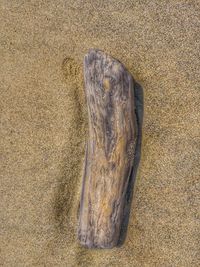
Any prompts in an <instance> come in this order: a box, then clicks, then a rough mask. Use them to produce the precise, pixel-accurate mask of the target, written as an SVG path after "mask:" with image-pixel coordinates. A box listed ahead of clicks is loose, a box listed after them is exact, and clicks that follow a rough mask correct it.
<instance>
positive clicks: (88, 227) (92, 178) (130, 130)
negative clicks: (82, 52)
mask: <svg viewBox="0 0 200 267" xmlns="http://www.w3.org/2000/svg"><path fill="white" fill-rule="evenodd" d="M84 78H85V92H86V99H87V106H88V120H89V137H88V141H87V145H86V155H85V166H84V175H83V184H82V193H81V201H80V211H79V228H78V238H79V240H80V243H81V244H82V245H84V246H86V247H88V248H112V247H114V246H116V245H117V243H118V239H119V234H120V227H121V222H122V217H123V208H124V202H125V194H126V190H127V184H128V180H129V176H130V172H131V168H132V166H133V160H134V148H135V143H136V136H137V126H136V118H135V107H134V88H133V85H134V84H133V83H134V81H133V78H132V76H131V74H130V73H129V72H128V71H127V70H126V68H125V67H124V65H123V64H122V63H120V62H119V61H118V60H116V59H114V58H112V57H111V56H108V55H107V54H105V53H103V52H102V51H100V50H95V49H91V50H90V51H89V52H88V54H86V56H85V58H84Z"/></svg>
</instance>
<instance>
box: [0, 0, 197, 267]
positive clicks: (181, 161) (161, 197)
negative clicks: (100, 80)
mask: <svg viewBox="0 0 200 267" xmlns="http://www.w3.org/2000/svg"><path fill="white" fill-rule="evenodd" d="M199 14H200V4H199V3H198V1H195V0H192V1H187V0H180V1H178V0H171V1H165V0H164V1H158V0H157V1H156V0H153V1H143V0H140V1H139V0H136V1H130V0H125V1H119V0H117V1H104V0H98V1H92V0H86V1H83V0H75V1H72V0H65V1H63V0H60V1H57V0H56V1H55V0H54V1H53V0H49V1H40V0H36V1H32V0H31V1H23V0H20V1H17V0H15V1H7V0H1V1H0V62H1V64H0V77H1V78H0V92H1V99H0V112H1V113H0V175H1V177H0V199H1V208H0V265H1V266H4V267H14V266H15V267H25V266H48V267H50V266H67V267H77V266H81V267H90V266H91V267H110V266H116V267H120V266H123V267H191V266H192V267H197V266H200V245H199V244H200V235H199V233H200V211H199V206H200V197H199V194H200V181H199V176H200V163H199V158H200V109H199V103H200V75H199V69H200V61H199V58H200V55H199V47H200V41H199V34H200V32H199V29H200V19H199ZM90 48H98V49H101V50H103V51H105V52H106V53H108V54H110V55H112V56H113V57H115V58H117V59H118V60H120V61H121V62H122V63H123V64H124V65H125V66H126V67H127V69H128V70H129V71H130V72H131V74H132V75H133V77H134V79H135V80H136V81H137V82H138V84H139V85H140V88H141V90H142V91H143V109H144V113H143V124H142V147H141V159H140V164H139V167H138V170H137V175H136V183H135V188H134V195H133V200H132V203H131V210H130V219H129V225H128V231H127V235H126V240H125V242H124V244H123V245H122V246H121V247H118V248H114V249H111V250H109V249H108V250H98V249H93V250H89V249H86V248H84V247H82V246H81V245H80V244H79V242H78V241H77V223H78V220H77V212H78V205H79V199H80V189H81V178H82V168H83V167H82V166H83V160H84V153H85V140H86V138H87V107H86V103H85V94H84V82H83V57H84V55H85V54H86V53H87V51H88V50H89V49H90Z"/></svg>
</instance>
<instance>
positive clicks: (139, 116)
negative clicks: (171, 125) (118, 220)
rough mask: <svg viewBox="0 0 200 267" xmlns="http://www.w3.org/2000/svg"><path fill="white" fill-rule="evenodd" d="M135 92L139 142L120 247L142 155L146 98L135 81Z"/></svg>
mask: <svg viewBox="0 0 200 267" xmlns="http://www.w3.org/2000/svg"><path fill="white" fill-rule="evenodd" d="M134 93H135V113H136V120H137V126H138V135H137V142H136V146H135V158H134V163H133V168H132V171H131V175H130V178H129V182H128V189H127V193H126V200H125V201H126V202H125V207H124V216H123V222H122V226H121V232H120V238H119V242H118V247H121V246H122V245H123V243H124V241H125V239H126V235H127V229H128V222H129V217H130V210H131V203H132V199H133V192H134V185H135V181H136V175H137V169H138V166H139V163H140V157H141V145H142V123H143V113H144V108H143V106H144V99H143V89H142V87H141V86H140V85H139V84H138V83H135V86H134Z"/></svg>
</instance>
